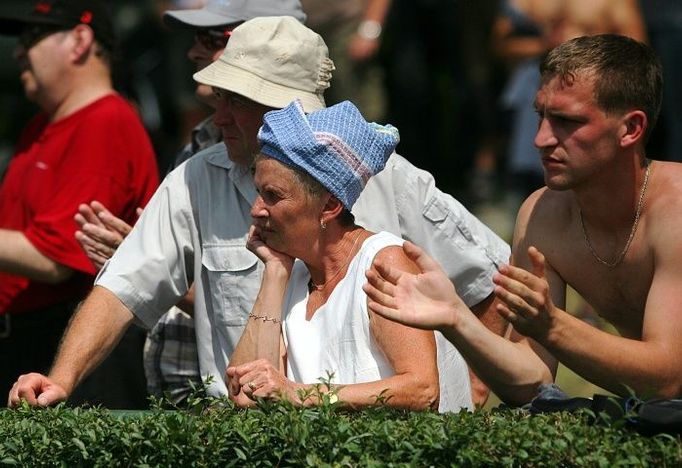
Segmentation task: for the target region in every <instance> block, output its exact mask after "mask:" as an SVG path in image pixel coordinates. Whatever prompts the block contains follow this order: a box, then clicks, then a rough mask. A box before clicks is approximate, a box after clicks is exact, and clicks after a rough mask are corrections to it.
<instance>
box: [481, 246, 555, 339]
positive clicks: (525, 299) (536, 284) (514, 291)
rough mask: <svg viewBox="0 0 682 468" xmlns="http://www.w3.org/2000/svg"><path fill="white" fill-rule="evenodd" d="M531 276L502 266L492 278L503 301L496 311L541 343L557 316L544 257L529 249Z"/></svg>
mask: <svg viewBox="0 0 682 468" xmlns="http://www.w3.org/2000/svg"><path fill="white" fill-rule="evenodd" d="M528 257H529V258H530V261H531V264H532V267H533V268H532V269H533V271H532V272H528V271H526V270H524V269H523V268H518V267H513V266H511V265H503V266H502V267H500V270H499V273H498V274H496V275H494V276H493V282H494V283H495V284H496V285H497V286H496V287H495V295H496V296H497V297H498V298H499V299H500V300H501V301H502V303H500V304H498V306H497V310H498V312H499V313H500V315H502V316H503V317H504V318H506V319H507V320H508V321H509V322H510V323H511V324H512V325H513V327H514V328H515V329H516V331H518V332H519V333H521V334H522V335H525V336H529V337H531V338H534V339H535V340H537V341H540V342H542V341H543V339H544V338H546V337H547V335H548V333H549V331H550V329H551V327H552V324H553V321H554V315H555V314H556V312H557V309H556V307H555V306H554V303H553V302H552V298H551V296H550V291H549V283H548V282H547V278H546V277H545V256H544V255H542V253H540V251H539V250H538V249H536V248H535V247H529V248H528Z"/></svg>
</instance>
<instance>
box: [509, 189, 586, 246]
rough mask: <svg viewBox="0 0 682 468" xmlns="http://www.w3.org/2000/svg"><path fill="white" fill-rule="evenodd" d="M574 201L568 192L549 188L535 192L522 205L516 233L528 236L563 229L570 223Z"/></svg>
mask: <svg viewBox="0 0 682 468" xmlns="http://www.w3.org/2000/svg"><path fill="white" fill-rule="evenodd" d="M573 207H574V201H573V196H572V195H571V193H570V192H568V191H556V190H550V189H548V188H547V187H543V188H541V189H538V190H536V191H535V192H533V193H532V194H531V195H530V196H529V197H528V198H527V199H526V200H525V201H524V202H523V204H522V205H521V208H520V209H519V213H518V215H517V221H516V231H517V233H520V232H519V228H522V232H525V233H526V234H529V235H530V234H534V233H541V234H548V233H551V232H553V231H557V230H560V229H563V226H564V225H565V224H566V223H568V222H570V220H571V216H572V212H573V209H574V208H573Z"/></svg>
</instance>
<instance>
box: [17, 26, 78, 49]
mask: <svg viewBox="0 0 682 468" xmlns="http://www.w3.org/2000/svg"><path fill="white" fill-rule="evenodd" d="M65 30H66V28H64V27H63V26H49V25H44V24H34V25H30V26H26V27H25V28H24V29H23V31H21V34H20V35H19V44H21V46H22V47H23V48H24V49H26V50H28V49H30V48H31V47H33V46H34V45H35V44H37V43H38V42H40V41H41V40H43V39H44V38H46V37H47V36H49V35H51V34H54V33H56V32H59V31H65Z"/></svg>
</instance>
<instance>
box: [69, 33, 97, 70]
mask: <svg viewBox="0 0 682 468" xmlns="http://www.w3.org/2000/svg"><path fill="white" fill-rule="evenodd" d="M71 34H72V36H73V39H74V45H73V49H72V52H73V58H74V61H76V62H82V61H84V60H85V59H87V57H88V53H89V52H90V51H91V49H92V45H93V43H94V42H95V32H94V31H93V30H92V28H91V27H90V26H88V25H85V24H79V25H77V26H75V27H74V28H73V29H72V30H71Z"/></svg>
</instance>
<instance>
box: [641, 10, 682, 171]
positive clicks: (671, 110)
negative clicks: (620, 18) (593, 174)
mask: <svg viewBox="0 0 682 468" xmlns="http://www.w3.org/2000/svg"><path fill="white" fill-rule="evenodd" d="M639 3H640V5H641V7H642V13H643V14H644V20H645V21H646V27H647V33H648V35H649V39H650V40H651V46H652V47H653V48H654V50H655V51H656V53H657V55H658V56H659V57H660V59H661V63H662V64H663V112H662V114H661V125H658V126H657V127H656V129H654V133H653V134H652V136H651V140H650V143H649V153H650V154H654V155H656V156H657V157H659V156H660V158H661V159H666V160H668V161H682V86H681V85H680V83H682V60H681V59H682V2H681V1H679V0H640V2H639Z"/></svg>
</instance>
